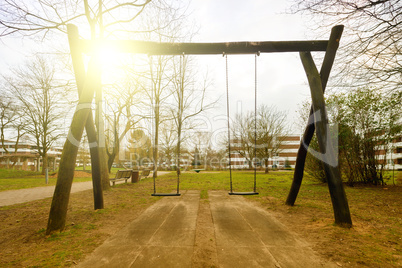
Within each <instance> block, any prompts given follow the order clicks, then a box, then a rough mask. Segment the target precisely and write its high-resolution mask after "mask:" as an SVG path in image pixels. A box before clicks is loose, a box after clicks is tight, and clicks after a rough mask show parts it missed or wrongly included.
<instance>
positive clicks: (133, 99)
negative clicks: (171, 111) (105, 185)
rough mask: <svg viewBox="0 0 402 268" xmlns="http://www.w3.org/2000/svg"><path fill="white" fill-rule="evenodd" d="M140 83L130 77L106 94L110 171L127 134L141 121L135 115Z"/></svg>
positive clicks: (107, 145)
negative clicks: (122, 84)
mask: <svg viewBox="0 0 402 268" xmlns="http://www.w3.org/2000/svg"><path fill="white" fill-rule="evenodd" d="M139 87H140V86H139V82H137V79H132V78H131V77H129V76H128V81H126V83H125V84H124V86H120V85H118V84H115V85H113V86H112V88H111V90H110V91H109V92H108V93H107V94H106V95H107V101H106V103H107V104H108V107H110V109H109V111H110V112H109V113H106V114H105V117H106V120H107V121H108V122H109V126H110V128H109V129H107V130H106V133H108V135H106V153H107V155H108V170H109V172H110V171H111V168H112V165H113V162H114V161H115V158H116V156H118V155H119V152H120V144H121V142H122V140H123V138H124V137H125V136H126V134H127V133H128V132H129V131H130V130H131V129H132V128H133V127H134V126H135V125H136V124H137V123H138V122H139V121H140V120H141V118H142V117H140V116H139V115H138V113H135V112H134V110H135V104H138V103H139V100H138V99H139V98H138V95H139Z"/></svg>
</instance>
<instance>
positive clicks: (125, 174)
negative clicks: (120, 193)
mask: <svg viewBox="0 0 402 268" xmlns="http://www.w3.org/2000/svg"><path fill="white" fill-rule="evenodd" d="M132 173H133V171H132V170H131V169H125V170H118V171H117V173H116V176H115V177H114V178H112V179H110V181H111V182H112V183H113V186H114V184H115V182H116V181H122V180H125V181H126V183H127V180H128V179H130V178H131V174H132Z"/></svg>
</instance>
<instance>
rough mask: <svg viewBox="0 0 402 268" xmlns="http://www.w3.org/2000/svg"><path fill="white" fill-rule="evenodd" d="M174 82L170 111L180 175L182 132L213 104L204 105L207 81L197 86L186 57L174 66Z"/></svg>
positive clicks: (181, 57)
mask: <svg viewBox="0 0 402 268" xmlns="http://www.w3.org/2000/svg"><path fill="white" fill-rule="evenodd" d="M175 78H176V79H175V80H174V82H173V86H174V87H173V92H172V93H173V94H172V96H173V98H174V103H173V105H172V107H171V109H170V112H171V116H172V118H173V122H174V125H175V131H176V134H177V147H176V166H177V175H179V174H180V153H181V144H182V141H183V138H184V137H183V136H184V135H183V131H184V130H186V128H187V130H188V129H191V128H192V127H193V126H192V125H191V119H193V118H194V117H195V116H197V115H199V114H200V113H202V112H204V111H205V110H207V109H210V108H212V107H213V105H214V103H213V102H210V103H206V90H207V88H208V83H207V79H204V84H203V85H202V86H197V85H196V84H195V81H194V74H193V73H192V66H191V64H190V58H189V57H188V56H184V55H182V56H180V62H179V64H175Z"/></svg>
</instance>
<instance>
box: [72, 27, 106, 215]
mask: <svg viewBox="0 0 402 268" xmlns="http://www.w3.org/2000/svg"><path fill="white" fill-rule="evenodd" d="M67 32H68V41H69V44H70V53H71V59H72V63H73V68H74V73H75V80H76V84H77V90H78V96H80V95H81V93H82V91H83V87H84V83H85V67H84V61H83V59H82V52H81V49H80V48H79V46H78V45H79V43H78V40H79V35H78V28H77V27H76V26H75V25H72V24H68V25H67ZM97 83H99V81H97ZM93 90H96V89H93ZM85 130H86V132H87V135H88V144H89V151H90V155H91V171H92V185H93V195H94V209H103V207H104V203H103V187H102V176H101V163H100V161H101V158H100V153H99V144H98V140H97V137H96V131H95V124H94V119H93V117H92V113H89V115H88V118H87V120H86V123H85Z"/></svg>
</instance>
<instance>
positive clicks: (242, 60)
mask: <svg viewBox="0 0 402 268" xmlns="http://www.w3.org/2000/svg"><path fill="white" fill-rule="evenodd" d="M290 5H291V2H290V1H277V0H253V1H244V0H218V1H217V0H191V3H190V6H189V11H192V14H191V19H193V20H194V21H195V22H196V23H197V25H199V26H200V30H199V34H198V35H197V36H196V37H195V38H194V39H193V41H196V42H226V41H277V40H278V41H282V40H309V39H328V37H329V33H330V29H328V34H327V36H318V33H317V34H315V33H312V32H310V31H309V29H308V27H307V26H306V22H305V20H303V19H304V18H303V17H302V16H301V15H299V14H296V15H294V14H292V15H291V14H285V12H286V11H287V10H289V8H290ZM66 41H67V40H66ZM32 44H33V43H32V41H29V42H23V41H21V38H20V37H15V38H10V37H7V38H2V39H1V42H0V58H1V61H0V70H1V72H2V73H3V72H4V70H5V69H6V68H7V66H9V65H14V66H16V65H17V64H19V63H22V62H23V61H24V60H25V59H26V57H27V56H29V55H30V54H31V52H32V51H35V49H36V48H35V47H34V48H32ZM34 46H35V45H34ZM196 60H197V62H198V63H199V65H200V68H201V69H203V70H207V69H208V73H209V77H210V78H211V79H212V81H213V87H212V90H211V94H216V96H221V102H220V105H219V108H217V110H216V111H214V112H213V113H209V114H208V119H209V120H211V121H212V122H211V126H212V127H213V128H222V127H225V126H226V123H225V122H224V121H223V118H224V117H225V116H226V95H225V94H226V93H225V90H226V85H225V80H226V78H225V60H224V58H223V57H222V56H218V55H216V56H197V57H196ZM257 60H258V63H257V64H258V104H259V105H260V104H266V105H275V106H276V107H277V108H278V109H279V110H284V111H288V121H289V125H291V126H294V125H295V124H294V123H295V121H296V120H297V114H296V110H297V109H298V105H299V104H300V103H301V102H302V101H303V100H305V99H306V98H309V96H310V92H309V88H308V86H307V79H306V76H305V73H304V70H303V67H302V64H301V62H300V59H299V56H298V53H276V54H261V56H259V57H258V58H257ZM228 61H229V90H230V105H231V115H232V116H233V115H234V114H235V113H236V112H238V111H241V110H242V111H247V110H253V109H254V55H236V56H234V55H233V56H230V55H229V56H228ZM317 65H318V67H319V66H320V62H317ZM291 131H292V133H300V132H301V130H300V129H299V128H296V127H293V128H292V129H291Z"/></svg>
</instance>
